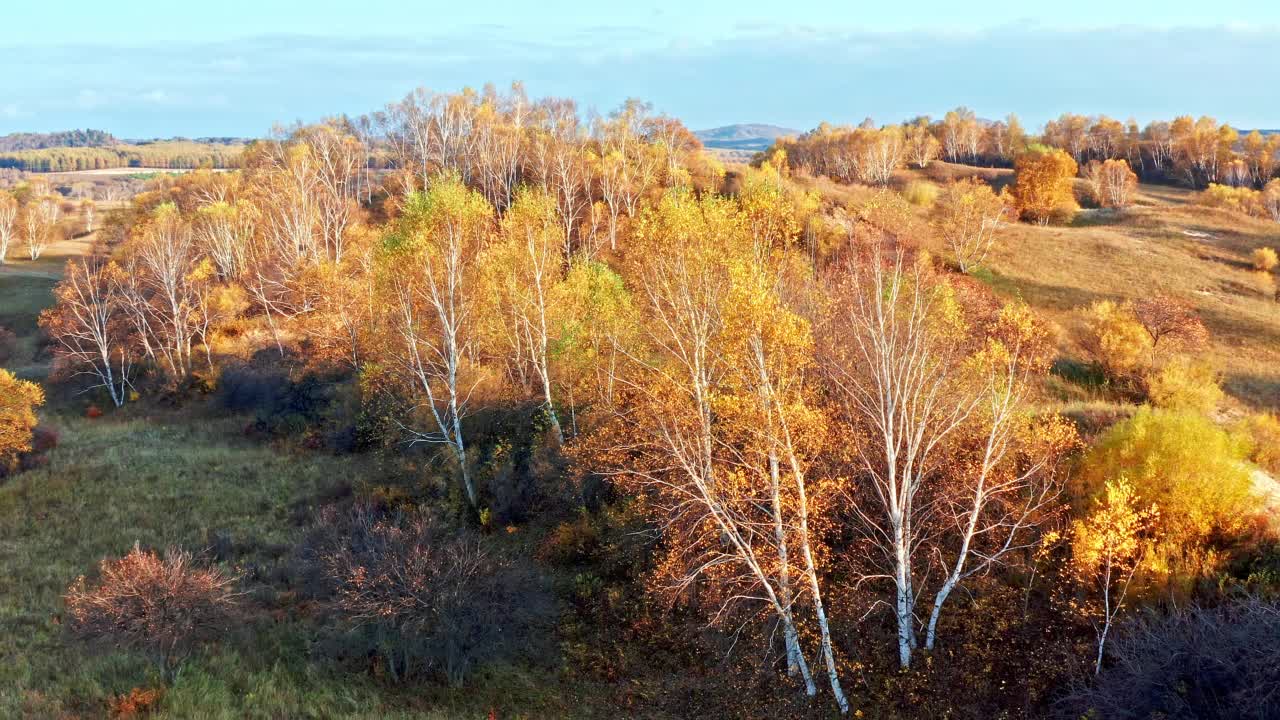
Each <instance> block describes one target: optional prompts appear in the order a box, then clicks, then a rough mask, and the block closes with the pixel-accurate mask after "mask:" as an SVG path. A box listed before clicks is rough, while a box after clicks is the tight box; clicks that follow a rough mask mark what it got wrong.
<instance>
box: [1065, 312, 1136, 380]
mask: <svg viewBox="0 0 1280 720" xmlns="http://www.w3.org/2000/svg"><path fill="white" fill-rule="evenodd" d="M1085 324H1086V328H1087V331H1086V333H1085V337H1084V338H1083V340H1082V344H1083V345H1084V349H1085V351H1086V352H1088V353H1089V355H1090V357H1091V358H1092V359H1093V361H1094V362H1095V363H1096V364H1097V365H1098V367H1099V369H1101V370H1102V372H1103V373H1105V374H1106V375H1107V377H1109V378H1111V379H1112V380H1121V381H1123V380H1128V379H1130V378H1132V377H1133V376H1134V375H1135V374H1136V373H1137V372H1138V371H1139V370H1140V369H1141V368H1142V367H1143V366H1145V364H1146V363H1147V361H1148V359H1149V357H1150V354H1151V348H1152V340H1151V335H1150V334H1148V332H1147V330H1146V328H1144V327H1143V325H1142V323H1141V322H1140V321H1139V320H1138V317H1137V315H1136V314H1135V313H1134V310H1133V307H1132V306H1131V305H1129V304H1128V303H1124V304H1117V303H1115V302H1112V301H1111V300H1100V301H1098V302H1095V303H1094V304H1093V305H1090V306H1089V309H1088V310H1087V311H1086V314H1085Z"/></svg>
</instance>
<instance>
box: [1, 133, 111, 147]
mask: <svg viewBox="0 0 1280 720" xmlns="http://www.w3.org/2000/svg"><path fill="white" fill-rule="evenodd" d="M119 142H120V141H119V140H117V139H116V138H115V136H114V135H112V134H111V133H109V132H105V131H103V130H64V131H62V132H52V133H13V134H11V135H4V136H0V152H15V151H18V150H44V149H46V148H59V147H67V148H80V147H107V146H110V145H116V144H118V143H119Z"/></svg>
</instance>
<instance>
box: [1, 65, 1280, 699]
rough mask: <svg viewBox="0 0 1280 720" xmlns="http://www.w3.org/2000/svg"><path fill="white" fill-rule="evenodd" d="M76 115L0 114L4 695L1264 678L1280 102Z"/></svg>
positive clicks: (427, 695) (990, 694) (1277, 559)
mask: <svg viewBox="0 0 1280 720" xmlns="http://www.w3.org/2000/svg"><path fill="white" fill-rule="evenodd" d="M63 135H64V136H66V137H71V138H72V139H74V142H70V141H68V140H66V138H65V137H64V138H62V139H57V138H55V139H52V140H45V141H40V140H39V139H33V138H34V136H30V137H25V138H19V139H17V140H21V142H18V141H17V140H15V142H14V143H13V144H12V147H11V148H10V149H8V150H6V151H4V152H0V168H4V169H2V170H0V173H4V174H3V175H0V365H3V367H4V368H5V369H0V547H2V548H4V552H3V553H0V567H3V573H2V574H3V575H4V576H5V578H6V579H5V580H4V581H3V585H5V586H3V587H0V660H3V663H0V665H2V666H3V669H0V715H3V716H5V717H67V718H69V717H143V716H154V717H165V718H187V717H226V718H238V717H263V718H276V717H315V718H331V717H332V718H338V717H342V718H346V717H358V718H411V717H412V718H419V717H421V718H454V717H458V718H463V717H466V718H482V717H489V718H544V717H546V718H551V717H644V718H683V717H704V718H713V717H715V718H718V717H742V718H779V717H809V718H820V717H858V718H974V719H975V720H976V719H978V718H1047V717H1060V718H1099V719H1102V718H1134V719H1139V718H1268V717H1276V716H1277V715H1276V713H1277V710H1276V707H1277V704H1278V703H1280V699H1278V697H1280V696H1278V695H1277V693H1280V481H1278V480H1277V477H1280V416H1278V415H1277V412H1278V411H1280V369H1278V366H1277V361H1278V360H1280V304H1277V303H1280V291H1278V290H1277V285H1276V278H1275V274H1276V272H1277V266H1278V265H1280V260H1278V258H1277V252H1276V251H1277V249H1280V134H1270V133H1266V132H1265V131H1256V130H1255V131H1241V130H1238V129H1236V128H1234V127H1232V126H1231V125H1229V124H1227V123H1225V122H1219V121H1217V120H1215V119H1213V118H1209V117H1200V118H1198V119H1197V118H1194V117H1191V116H1183V117H1175V118H1169V119H1168V120H1167V121H1153V122H1149V123H1145V124H1141V125H1140V124H1139V123H1138V122H1136V121H1133V120H1118V119H1112V118H1109V117H1106V116H1103V115H1076V114H1064V115H1062V116H1061V117H1059V118H1057V119H1054V120H1052V121H1050V122H1048V123H1046V124H1045V125H1044V126H1043V127H1039V128H1026V127H1024V126H1023V123H1022V122H1020V121H1019V119H1018V117H1017V116H1015V115H1008V116H1007V117H1005V118H1003V119H1000V120H990V119H984V118H980V117H978V116H977V115H976V114H975V113H974V112H972V111H970V110H967V109H965V108H958V109H956V110H954V111H951V112H947V113H946V114H945V115H943V116H942V117H937V118H930V117H920V118H914V119H909V120H905V121H903V122H901V123H891V124H877V123H875V122H873V121H872V120H870V119H868V120H867V121H865V122H863V123H861V124H860V125H856V126H854V125H835V124H827V123H823V124H821V125H819V126H818V127H816V128H814V129H812V130H810V131H808V132H804V133H799V134H795V135H785V136H780V137H778V138H777V139H776V140H774V141H773V142H772V145H770V146H769V147H768V149H766V150H764V151H762V152H756V153H754V154H752V155H751V156H750V157H749V158H745V159H744V158H742V157H736V156H733V155H728V154H724V153H720V152H717V151H715V150H713V149H709V148H704V147H703V145H702V143H701V142H700V140H699V137H698V136H697V135H696V134H695V133H694V132H692V131H691V130H690V129H689V128H688V127H686V125H685V124H684V123H682V122H681V121H680V120H679V119H677V118H675V117H673V116H671V115H668V114H664V113H662V112H661V111H659V110H657V109H655V108H654V107H653V106H651V105H650V104H648V103H646V102H643V101H641V100H629V101H627V102H625V103H624V104H622V105H621V106H620V107H617V108H616V109H614V110H612V111H608V112H595V111H589V110H587V109H585V108H584V107H582V106H579V105H578V104H577V103H575V102H574V101H573V100H570V99H564V98H554V97H548V98H534V97H530V96H529V94H528V93H526V91H525V89H524V88H523V86H521V85H519V84H515V85H512V86H511V87H510V88H507V89H498V88H495V87H493V86H486V87H485V88H483V89H482V90H472V89H466V90H462V91H460V92H430V91H427V90H417V91H414V92H412V93H410V94H409V95H407V96H406V97H404V98H403V99H402V100H400V101H397V102H392V103H390V104H388V105H386V106H385V107H384V108H383V109H382V110H379V111H376V112H371V113H369V114H366V115H362V116H358V117H350V116H334V117H331V118H329V119H326V120H323V121H321V122H316V123H312V124H295V125H292V126H288V127H277V128H276V129H275V130H274V131H273V132H272V133H271V134H270V136H269V137H267V138H265V139H258V140H252V141H249V142H247V143H243V144H242V143H240V142H238V141H236V142H231V141H226V142H216V141H188V140H182V141H176V140H175V141H168V142H164V143H152V144H138V145H125V144H123V143H121V142H120V141H117V140H116V139H115V138H114V137H112V136H110V135H107V134H105V133H99V132H96V131H86V132H77V133H66V134H63ZM116 167H133V168H135V169H137V171H136V172H133V171H127V172H126V171H121V172H119V173H116V174H95V173H96V172H99V171H103V170H105V169H109V168H116ZM178 169H182V170H186V169H190V171H189V172H177V170H178ZM87 170H92V171H94V172H89V173H86V172H84V171H87ZM170 170H172V171H173V172H169V171H170Z"/></svg>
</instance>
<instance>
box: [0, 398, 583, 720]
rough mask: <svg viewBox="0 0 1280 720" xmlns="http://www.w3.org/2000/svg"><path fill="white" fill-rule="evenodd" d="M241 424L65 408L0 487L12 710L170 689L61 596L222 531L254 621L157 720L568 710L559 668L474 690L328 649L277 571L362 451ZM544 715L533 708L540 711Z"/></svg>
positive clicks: (88, 712)
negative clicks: (387, 675) (339, 662)
mask: <svg viewBox="0 0 1280 720" xmlns="http://www.w3.org/2000/svg"><path fill="white" fill-rule="evenodd" d="M238 422H239V421H238V420H235V419H231V420H223V421H213V422H208V421H191V422H184V423H178V424H172V423H170V424H160V423H158V422H157V421H155V420H147V419H123V420H114V419H110V418H103V419H98V420H87V419H82V418H69V417H58V418H55V419H54V423H53V424H54V425H55V426H56V427H58V428H59V430H60V432H61V434H62V442H61V444H60V445H59V447H58V448H56V449H55V450H53V451H52V452H51V453H50V454H49V464H48V465H47V466H45V467H43V468H39V469H36V470H32V471H29V472H26V473H23V474H20V475H18V476H16V477H14V478H12V479H11V480H9V481H8V482H6V483H4V484H0V578H3V580H2V581H0V717H5V718H8V717H63V716H84V717H99V716H103V715H104V714H105V713H106V709H107V704H106V703H107V701H108V699H109V698H110V697H111V696H112V695H116V694H121V693H125V692H128V691H129V690H130V689H131V688H133V687H149V686H155V685H157V684H158V683H159V678H158V676H157V674H156V673H155V671H154V669H152V668H151V667H149V666H148V665H147V664H146V663H145V662H144V661H143V660H142V659H141V658H139V657H136V656H132V655H129V654H127V653H122V652H115V653H107V654H97V653H89V652H86V649H85V648H83V647H81V646H80V645H79V644H78V643H76V642H74V641H72V640H71V639H70V638H68V637H67V636H66V634H65V633H64V632H63V628H62V626H61V624H60V622H59V615H60V613H61V612H62V594H63V592H64V591H65V589H66V587H67V586H68V585H69V584H70V583H71V582H72V581H73V580H74V579H75V578H76V577H77V576H78V575H81V574H91V573H92V571H93V568H94V567H95V565H96V564H97V562H98V561H99V560H101V559H102V558H103V557H104V556H107V555H120V554H122V553H124V552H126V551H128V550H129V548H130V547H131V546H132V545H133V544H134V543H135V542H139V543H141V544H142V545H143V546H144V547H154V548H163V547H167V546H170V545H179V546H182V547H185V548H188V549H191V550H196V551H199V550H203V549H206V548H207V547H208V546H209V543H210V538H211V537H213V536H215V534H217V535H222V536H225V537H227V538H229V539H230V541H231V545H232V547H233V548H234V550H233V551H232V555H233V558H232V560H231V561H230V563H229V566H230V567H231V568H233V569H237V570H239V571H241V572H243V573H246V580H245V585H246V587H247V588H248V589H249V595H248V596H247V599H246V600H245V609H244V613H245V618H246V620H245V623H244V625H243V626H242V627H240V628H237V629H236V630H235V631H233V632H231V633H229V634H228V636H227V637H226V638H224V639H223V640H221V641H220V642H219V643H218V644H217V645H215V646H213V647H211V648H209V649H207V651H205V652H202V653H198V654H197V655H196V656H194V657H193V658H192V659H191V660H190V661H189V662H188V663H187V664H186V665H185V666H183V668H182V669H181V670H180V672H179V673H178V675H177V678H176V679H175V680H174V682H173V683H172V685H171V686H170V687H169V688H168V689H167V691H166V693H165V695H164V700H163V703H162V706H161V712H160V713H159V715H158V717H168V718H192V717H200V718H282V717H289V718H383V717H390V718H394V717H405V718H408V717H420V718H452V717H483V716H484V715H485V714H486V713H487V708H489V707H494V708H498V709H499V710H500V711H501V713H500V714H501V716H502V717H559V716H565V715H566V714H571V713H572V712H573V710H572V708H573V707H575V706H574V705H571V704H568V703H570V702H573V695H574V694H575V693H574V691H573V690H571V689H568V688H564V687H558V683H557V682H556V679H555V677H547V676H546V671H537V672H535V671H532V670H527V669H522V668H513V667H505V668H504V667H499V668H492V669H490V670H488V671H485V672H484V673H482V674H480V675H479V676H477V677H476V678H474V680H473V681H472V682H471V683H470V684H469V687H468V688H466V689H460V690H454V689H450V688H447V687H443V686H440V685H436V684H431V683H427V684H425V685H424V684H419V685H414V686H406V687H403V688H400V687H394V686H390V685H387V684H384V683H382V682H381V681H379V680H377V679H375V678H374V677H372V676H370V675H369V674H367V673H355V674H352V673H349V672H345V673H344V672H342V671H341V670H339V669H338V668H336V667H334V666H332V665H331V664H330V663H328V662H326V661H324V660H322V659H316V658H313V657H312V655H311V653H310V644H311V642H312V641H313V639H314V636H315V630H316V628H315V625H314V623H313V622H312V620H311V618H310V617H309V612H308V608H307V607H306V606H305V605H304V604H301V603H298V602H297V601H296V600H294V599H293V596H292V594H291V593H288V592H285V591H284V590H285V588H283V587H281V586H280V585H278V584H275V585H273V584H272V582H271V580H269V578H271V577H273V575H272V571H273V570H275V569H277V568H279V567H281V566H282V564H283V563H284V562H286V561H287V558H288V554H289V552H290V547H291V546H292V544H293V543H295V542H296V541H297V540H298V538H299V537H300V535H301V534H302V532H303V531H304V526H305V525H304V523H305V521H306V520H307V518H308V517H309V512H308V510H309V508H310V507H312V506H314V505H316V504H318V503H320V502H323V501H324V498H325V496H326V493H327V492H329V491H330V490H331V489H332V488H333V487H334V486H335V485H336V484H338V483H340V482H343V481H349V480H358V478H359V477H360V476H361V473H362V463H363V462H367V460H364V459H363V458H360V457H358V456H357V457H349V458H337V457H332V456H326V455H321V454H317V453H306V454H294V453H290V452H285V451H280V450H276V449H272V448H270V447H266V446H261V445H256V444H253V443H251V442H249V441H247V440H243V439H240V438H238V437H235V429H236V427H238V425H237V423H238ZM530 713H532V714H530Z"/></svg>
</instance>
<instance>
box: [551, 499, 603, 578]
mask: <svg viewBox="0 0 1280 720" xmlns="http://www.w3.org/2000/svg"><path fill="white" fill-rule="evenodd" d="M599 548H600V528H598V527H596V524H595V523H593V522H591V516H590V515H588V514H587V512H586V511H585V510H583V511H582V512H580V513H579V514H578V517H576V518H574V519H573V520H571V521H567V522H562V523H560V524H559V525H557V526H556V528H555V529H554V530H552V531H551V533H550V534H549V535H548V536H547V539H546V542H545V543H543V545H542V552H541V554H542V556H543V557H544V558H546V559H547V560H550V561H551V562H554V563H558V564H561V565H574V564H577V563H581V562H585V561H587V560H589V559H590V558H591V557H592V555H594V554H595V552H596V551H597V550H598V549H599Z"/></svg>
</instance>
